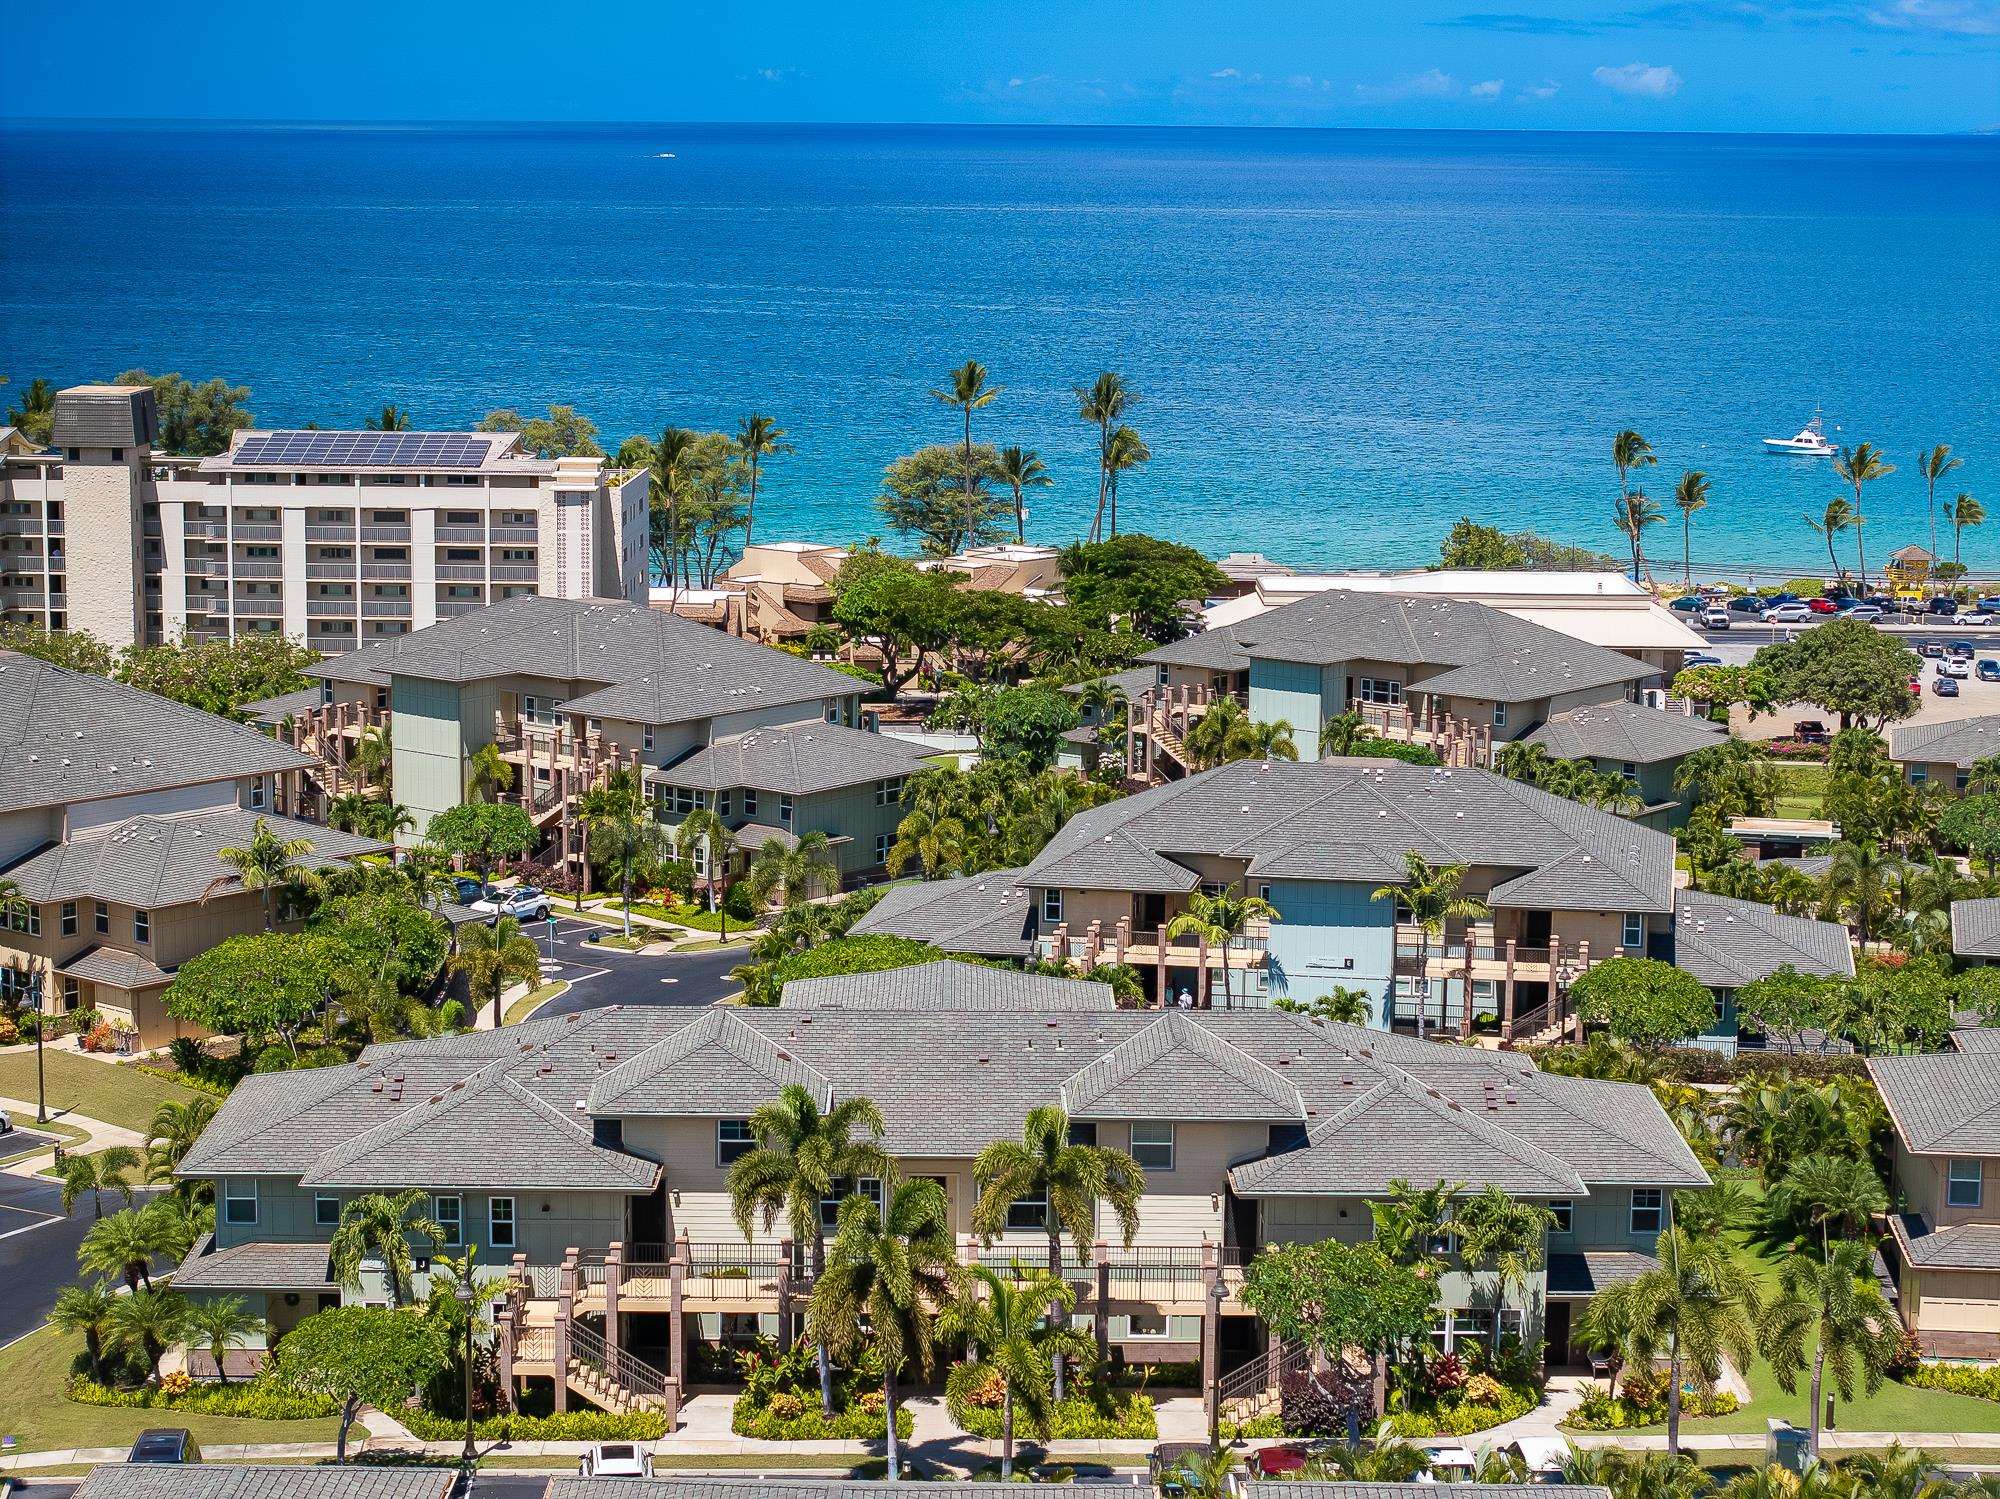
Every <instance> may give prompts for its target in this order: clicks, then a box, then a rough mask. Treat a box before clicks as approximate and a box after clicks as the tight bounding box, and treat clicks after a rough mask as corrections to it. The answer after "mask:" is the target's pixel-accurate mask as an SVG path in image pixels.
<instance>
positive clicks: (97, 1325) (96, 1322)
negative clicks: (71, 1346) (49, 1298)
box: [49, 1280, 124, 1384]
mask: <svg viewBox="0 0 2000 1499" xmlns="http://www.w3.org/2000/svg"><path fill="white" fill-rule="evenodd" d="M123 1299H124V1298H122V1297H121V1296H119V1295H118V1293H117V1292H116V1291H114V1290H112V1289H111V1287H110V1285H108V1284H107V1283H106V1282H104V1281H101V1280H98V1281H91V1282H90V1283H89V1284H87V1285H74V1286H64V1287H63V1289H62V1291H61V1292H60V1293H59V1294H58V1295H57V1297H56V1304H55V1306H54V1308H53V1309H52V1310H51V1311H50V1312H49V1321H51V1322H53V1323H54V1324H55V1325H56V1326H57V1327H59V1328H61V1329H62V1330H63V1331H64V1332H80V1333H82V1334H83V1351H84V1353H85V1354H86V1355H88V1356H89V1359H90V1377H91V1378H92V1379H93V1380H95V1381H97V1382H98V1383H99V1384H102V1383H103V1382H104V1345H105V1343H106V1341H107V1340H108V1339H109V1338H110V1337H111V1333H112V1323H111V1314H112V1312H113V1311H114V1310H116V1308H117V1306H118V1303H119V1302H120V1301H121V1300H123Z"/></svg>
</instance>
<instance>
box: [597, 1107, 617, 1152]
mask: <svg viewBox="0 0 2000 1499" xmlns="http://www.w3.org/2000/svg"><path fill="white" fill-rule="evenodd" d="M590 1143H591V1144H593V1145H595V1146H596V1147H597V1148H598V1149H599V1150H623V1149H624V1148H625V1121H624V1120H623V1119H607V1118H605V1116H604V1115H602V1114H597V1115H593V1116H592V1117H591V1121H590Z"/></svg>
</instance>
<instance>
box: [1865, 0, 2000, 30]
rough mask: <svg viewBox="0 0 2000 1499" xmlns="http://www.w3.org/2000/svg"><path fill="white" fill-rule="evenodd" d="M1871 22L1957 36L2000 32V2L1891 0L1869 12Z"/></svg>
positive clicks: (1975, 0)
mask: <svg viewBox="0 0 2000 1499" xmlns="http://www.w3.org/2000/svg"><path fill="white" fill-rule="evenodd" d="M1868 20H1869V23H1870V24H1871V25H1875V26H1888V27H1892V28H1894V29H1896V30H1898V31H1941V32H1946V33H1948V34H1950V35H1953V36H2000V6H1996V5H1995V4H1993V3H1992V0H1891V3H1890V4H1888V5H1879V6H1876V7H1874V8H1873V9H1871V10H1870V11H1869V12H1868Z"/></svg>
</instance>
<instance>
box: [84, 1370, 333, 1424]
mask: <svg viewBox="0 0 2000 1499" xmlns="http://www.w3.org/2000/svg"><path fill="white" fill-rule="evenodd" d="M69 1398H70V1399H71V1400H73V1401H75V1402H76V1403H77V1404H78V1405H118V1406H131V1407H136V1408H137V1409H140V1410H170V1411H185V1412H187V1413H188V1414H190V1415H201V1416H242V1417H245V1418H247V1419H250V1420H255V1421H307V1420H311V1419H312V1418H314V1417H316V1416H337V1415H339V1414H340V1402H339V1401H338V1400H336V1399H334V1398H333V1397H332V1396H331V1395H295V1394H292V1393H291V1392H289V1391H284V1390H275V1389H272V1388H271V1387H270V1386H269V1385H267V1384H264V1383H263V1382H262V1381H259V1380H245V1381H243V1382H241V1383H238V1384H231V1385H221V1384H197V1385H190V1386H189V1387H188V1388H187V1389H185V1390H163V1389H161V1388H160V1387H159V1386H158V1385H141V1386H140V1387H139V1388H137V1389H133V1390H121V1389H116V1388H113V1387H112V1386H110V1385H101V1384H98V1383H97V1382H96V1381H95V1380H92V1379H87V1378H84V1377H82V1376H78V1377H77V1378H75V1379H72V1380H71V1381H70V1382H69Z"/></svg>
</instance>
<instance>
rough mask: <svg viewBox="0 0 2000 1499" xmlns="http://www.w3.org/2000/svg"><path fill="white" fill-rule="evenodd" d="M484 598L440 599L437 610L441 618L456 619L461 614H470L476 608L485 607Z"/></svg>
mask: <svg viewBox="0 0 2000 1499" xmlns="http://www.w3.org/2000/svg"><path fill="white" fill-rule="evenodd" d="M485 607H486V600H484V599H439V600H438V601H437V612H438V618H439V619H456V618H457V617H458V616H459V615H461V614H470V613H471V612H472V611H473V610H474V609H484V608H485Z"/></svg>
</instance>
